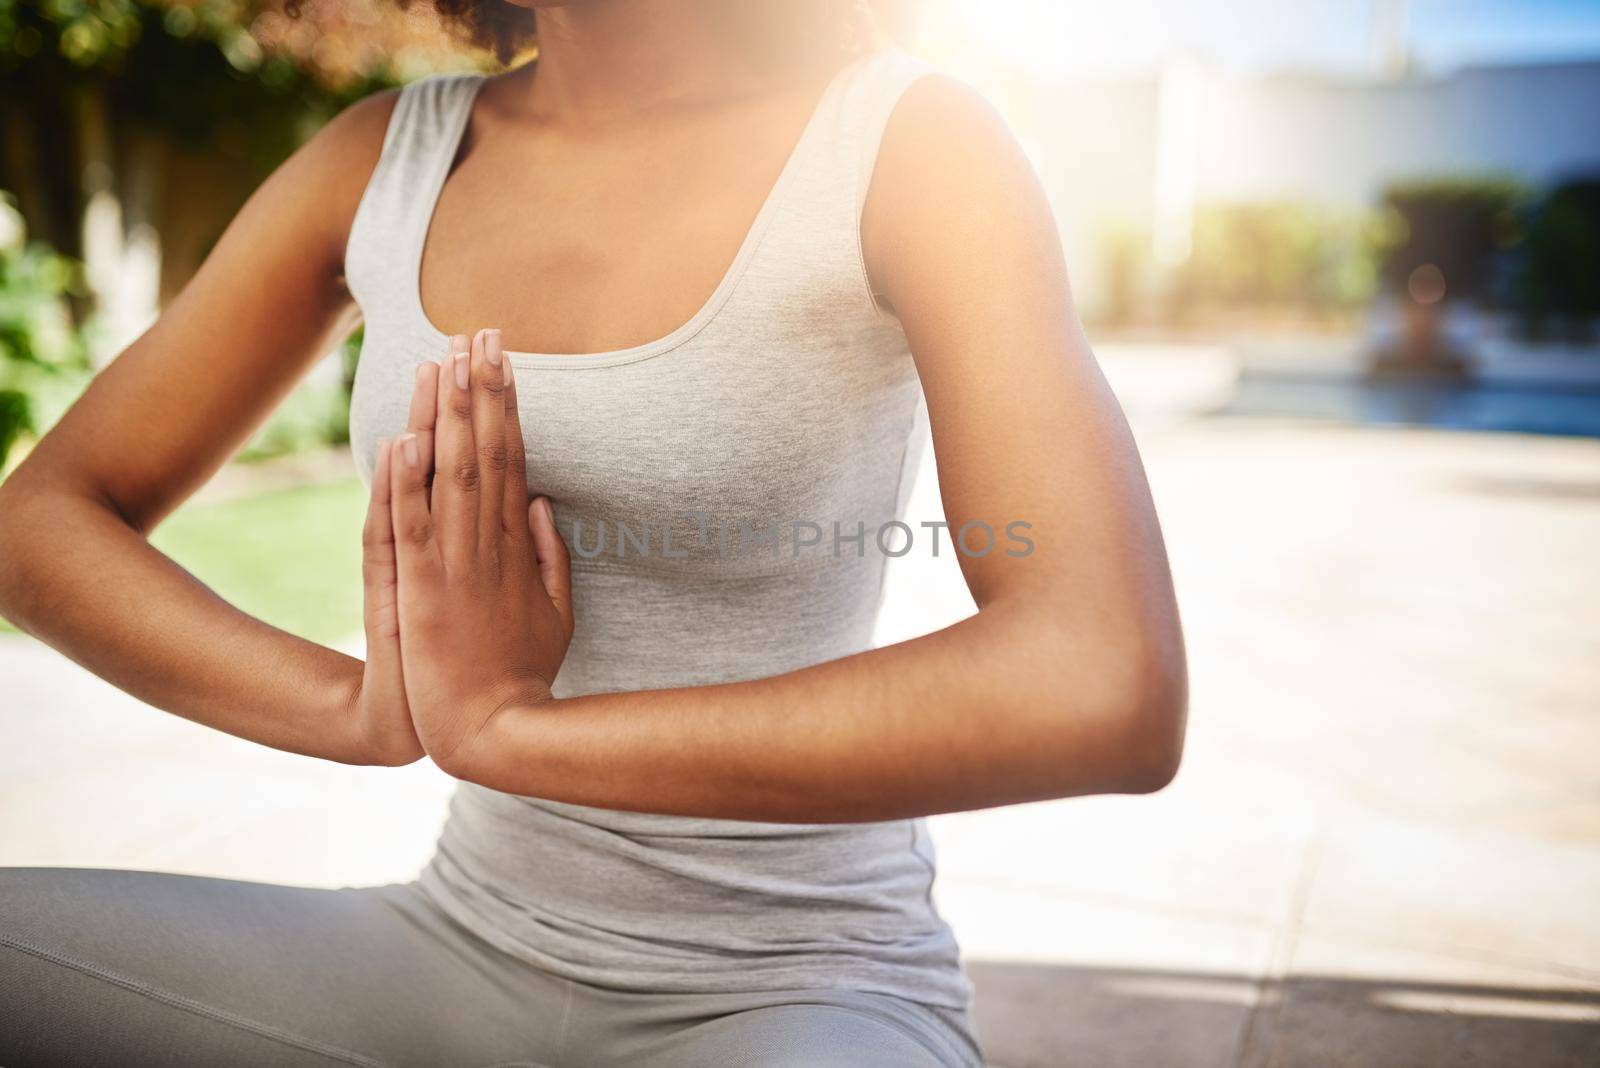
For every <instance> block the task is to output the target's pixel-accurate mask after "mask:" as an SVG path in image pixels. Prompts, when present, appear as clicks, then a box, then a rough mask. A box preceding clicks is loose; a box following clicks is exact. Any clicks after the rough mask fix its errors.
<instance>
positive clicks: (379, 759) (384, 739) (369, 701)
mask: <svg viewBox="0 0 1600 1068" xmlns="http://www.w3.org/2000/svg"><path fill="white" fill-rule="evenodd" d="M353 664H354V670H353V672H351V673H350V674H349V676H347V677H344V678H342V679H341V680H340V685H339V687H338V690H339V696H338V699H337V701H336V704H335V707H334V712H333V717H332V722H335V723H337V724H339V728H340V734H341V737H340V744H341V753H340V755H338V756H337V757H336V758H335V759H337V760H339V761H340V762H342V763H345V764H353V765H358V766H364V767H402V766H404V765H406V764H414V763H416V762H417V761H418V760H421V759H422V757H423V756H425V755H426V754H424V752H423V750H422V743H421V742H419V741H418V740H417V734H416V731H415V730H414V729H412V727H411V720H410V715H409V713H406V714H404V715H401V716H399V717H397V716H396V715H395V714H394V710H393V709H387V708H382V707H380V706H379V703H378V701H377V699H376V697H375V695H374V694H373V693H372V692H371V691H370V689H369V687H368V685H367V673H366V665H364V664H363V663H362V662H361V661H359V660H357V661H353ZM397 700H400V699H397ZM402 703H403V700H402ZM402 711H403V710H402Z"/></svg>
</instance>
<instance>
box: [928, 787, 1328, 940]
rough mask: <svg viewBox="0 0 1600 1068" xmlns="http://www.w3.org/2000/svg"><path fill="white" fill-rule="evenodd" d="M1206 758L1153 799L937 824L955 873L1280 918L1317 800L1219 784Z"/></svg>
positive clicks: (945, 862) (1235, 915)
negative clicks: (1206, 765) (1303, 799)
mask: <svg viewBox="0 0 1600 1068" xmlns="http://www.w3.org/2000/svg"><path fill="white" fill-rule="evenodd" d="M1212 770H1214V769H1208V768H1206V767H1205V766H1204V765H1203V764H1197V765H1194V766H1192V768H1191V769H1189V770H1186V771H1185V772H1183V773H1182V774H1180V776H1179V779H1178V781H1177V782H1176V783H1174V784H1173V786H1171V787H1169V788H1168V790H1167V791H1164V792H1162V793H1161V794H1158V795H1154V796H1150V797H1096V798H1077V799H1071V800H1066V801H1051V802H1045V803H1041V804H1034V805H1020V806H1015V807H1011V808H1005V809H992V810H989V811H984V812H970V813H961V814H958V815H951V816H940V817H937V818H936V819H933V820H931V821H930V829H931V831H932V834H933V838H934V843H935V847H936V850H937V854H938V861H939V867H940V871H941V872H942V873H943V875H945V876H947V877H949V878H951V879H974V880H982V881H983V882H985V883H986V884H988V885H994V886H1005V887H1012V888H1016V889H1024V890H1037V891H1043V892H1058V893H1064V894H1068V895H1071V896H1073V897H1074V898H1075V899H1077V900H1093V901H1100V902H1104V903H1107V904H1111V905H1117V906H1123V907H1132V908H1140V909H1148V910H1156V911H1162V912H1164V913H1167V914H1170V915H1173V916H1188V917H1193V918H1198V919H1206V920H1221V921H1225V922H1239V923H1260V924H1267V925H1272V924H1275V923H1277V922H1278V921H1279V920H1281V919H1282V918H1283V917H1284V916H1285V914H1286V912H1287V909H1288V901H1289V891H1290V888H1291V886H1292V884H1293V881H1294V877H1295V873H1296V871H1297V870H1298V866H1299V863H1300V860H1301V857H1302V856H1303V854H1304V851H1305V846H1306V843H1307V841H1308V840H1309V838H1310V836H1311V833H1312V830H1313V827H1314V826H1315V823H1316V815H1315V808H1314V806H1313V805H1312V804H1310V803H1309V802H1303V801H1300V800H1299V799H1297V798H1296V797H1294V796H1292V795H1289V796H1285V795H1283V794H1273V793H1269V792H1265V791H1250V790H1243V791H1236V790H1234V789H1232V788H1230V787H1229V786H1228V785H1226V784H1223V783H1219V782H1216V781H1213V775H1212Z"/></svg>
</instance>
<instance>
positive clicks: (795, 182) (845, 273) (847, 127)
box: [753, 47, 937, 314]
mask: <svg viewBox="0 0 1600 1068" xmlns="http://www.w3.org/2000/svg"><path fill="white" fill-rule="evenodd" d="M932 73H937V68H936V67H933V66H932V65H930V64H928V63H926V62H924V61H923V60H920V59H917V58H915V57H913V56H911V55H909V54H907V53H906V52H905V51H903V50H902V49H900V48H897V47H886V48H881V49H877V50H874V51H872V52H868V53H866V54H864V55H861V56H858V57H856V58H855V59H853V60H851V61H850V63H849V64H847V65H846V66H845V67H844V68H843V69H842V70H841V71H840V72H839V73H838V75H837V76H835V78H834V80H833V82H832V84H830V85H829V87H828V89H827V91H826V92H825V93H824V94H823V97H822V100H821V101H820V102H819V104H818V105H817V110H816V112H815V113H814V114H813V115H812V118H811V122H810V124H809V126H808V127H807V129H806V131H805V134H804V135H803V136H802V137H801V140H800V143H799V144H798V145H797V146H796V148H795V154H794V158H793V159H791V160H790V163H789V167H788V171H792V172H793V173H792V174H791V173H786V174H785V176H784V178H783V179H782V180H781V182H780V187H779V189H778V190H777V199H778V201H779V202H778V203H776V204H774V205H773V209H774V216H775V217H774V218H773V220H772V222H771V224H770V226H769V228H768V232H767V233H766V234H765V235H763V238H762V241H761V248H760V250H759V254H758V260H764V261H765V262H764V263H761V262H758V263H757V264H755V265H753V269H754V272H755V273H756V275H757V276H758V277H759V276H761V275H763V274H770V273H773V272H776V271H778V270H779V269H780V265H783V266H782V269H783V270H785V271H787V272H788V273H789V274H791V275H793V273H794V272H796V271H799V270H802V269H805V270H807V272H808V273H809V274H810V275H811V277H810V278H809V279H808V281H809V283H810V284H811V285H813V286H818V285H825V286H827V287H828V288H830V289H831V290H832V291H833V295H834V296H835V297H845V296H846V293H845V291H844V290H845V289H849V290H851V291H853V292H854V294H855V295H856V296H858V297H862V298H863V299H864V301H865V303H864V304H863V305H861V306H862V307H865V308H866V309H867V310H868V311H869V312H871V313H873V314H876V313H877V311H878V305H877V303H876V301H875V300H874V298H873V297H872V295H871V292H870V290H869V288H868V283H867V280H866V274H865V264H864V262H863V260H862V256H861V212H862V209H863V207H864V206H865V204H866V200H867V191H868V189H869V188H870V186H871V183H872V174H873V170H874V168H875V167H876V164H877V159H878V149H879V146H880V145H881V144H882V142H883V135H884V131H885V130H886V129H887V127H888V124H889V119H890V116H891V115H892V114H893V113H894V109H895V107H896V105H898V104H899V102H900V99H901V97H902V96H903V95H904V94H905V92H906V90H907V89H909V88H910V87H911V85H912V84H913V83H915V82H916V81H917V80H918V79H919V78H921V77H923V76H924V75H927V74H932Z"/></svg>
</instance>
